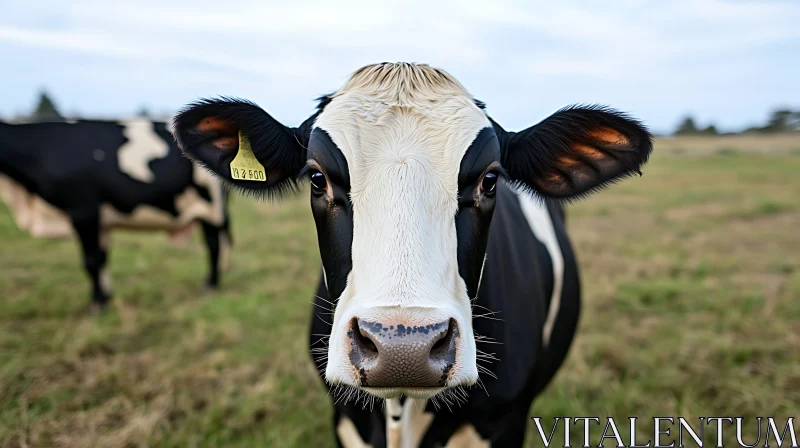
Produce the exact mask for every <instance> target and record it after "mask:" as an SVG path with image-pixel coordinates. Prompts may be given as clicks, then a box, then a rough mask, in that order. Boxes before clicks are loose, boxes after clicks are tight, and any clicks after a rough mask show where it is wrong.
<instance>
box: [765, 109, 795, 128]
mask: <svg viewBox="0 0 800 448" xmlns="http://www.w3.org/2000/svg"><path fill="white" fill-rule="evenodd" d="M795 117H796V113H795V112H792V111H791V110H788V109H778V110H776V111H773V112H772V114H770V116H769V121H768V122H767V125H766V126H764V128H763V129H764V131H766V132H786V131H791V130H793V129H792V124H793V123H792V121H793V118H795Z"/></svg>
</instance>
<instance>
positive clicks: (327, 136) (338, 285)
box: [175, 64, 651, 398]
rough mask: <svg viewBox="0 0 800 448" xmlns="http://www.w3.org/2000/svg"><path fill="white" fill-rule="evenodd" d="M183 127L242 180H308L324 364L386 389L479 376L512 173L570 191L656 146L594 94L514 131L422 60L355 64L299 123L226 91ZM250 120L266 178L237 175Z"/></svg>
mask: <svg viewBox="0 0 800 448" xmlns="http://www.w3.org/2000/svg"><path fill="white" fill-rule="evenodd" d="M175 127H176V135H177V138H178V141H179V143H180V144H181V147H182V148H183V149H184V151H185V152H186V153H187V154H189V155H190V156H191V157H193V158H195V159H196V160H198V161H200V162H201V163H203V164H205V165H206V166H207V167H209V168H210V169H211V170H212V171H214V172H216V173H217V174H220V175H221V176H222V177H224V178H226V179H227V180H228V181H229V182H231V183H233V184H235V185H237V186H239V187H241V188H245V189H248V190H256V191H263V192H267V193H274V192H276V191H283V190H285V189H286V187H289V186H292V185H293V182H295V181H296V180H297V179H298V178H301V177H302V178H305V179H308V180H309V182H310V184H311V188H310V189H311V208H312V211H313V215H314V219H315V221H316V226H317V234H318V240H319V246H320V254H321V258H322V264H323V274H324V277H325V282H326V285H327V288H328V291H329V293H330V296H331V298H332V299H333V300H334V301H335V307H336V308H335V314H334V320H333V327H332V329H331V336H330V340H329V344H328V364H327V367H326V371H325V376H326V379H327V381H328V382H329V383H331V384H338V385H346V386H352V387H357V388H360V389H363V390H366V391H368V392H370V393H372V394H373V395H376V396H379V397H392V396H396V395H398V394H406V395H410V396H414V397H418V398H427V397H430V396H433V395H435V394H436V393H438V392H440V391H442V390H443V389H446V388H452V387H457V386H462V385H471V384H474V383H475V382H476V381H477V379H478V369H477V365H476V349H475V338H474V335H473V332H472V314H471V304H470V299H471V298H474V297H475V296H476V294H477V291H478V286H479V283H480V279H481V273H482V270H483V262H484V259H485V253H486V242H487V237H488V232H489V225H490V222H491V218H492V213H493V211H494V206H495V189H496V186H497V183H498V180H499V179H500V178H501V177H508V178H509V180H510V181H512V182H516V183H518V184H520V186H522V187H527V188H528V189H530V190H532V191H533V192H535V193H538V194H539V195H540V196H542V197H545V198H555V199H562V198H572V197H576V196H580V195H583V194H586V193H588V192H590V191H593V190H594V189H596V188H598V187H602V186H603V185H605V184H607V183H608V182H609V181H612V180H613V179H615V178H618V177H620V176H626V175H628V174H630V173H633V172H637V171H638V168H639V166H640V165H641V164H642V163H644V161H645V160H646V159H647V156H648V155H649V152H650V149H651V145H650V136H649V134H648V133H647V131H646V130H644V128H642V127H641V126H640V125H639V124H638V123H637V122H635V121H633V120H630V119H628V118H627V117H625V116H624V115H622V114H619V113H617V112H613V111H610V110H608V109H604V108H598V107H589V108H571V109H564V110H562V111H559V112H557V113H556V114H554V115H553V116H551V117H550V118H548V119H547V120H545V121H543V122H542V123H540V124H538V125H536V126H533V127H531V128H528V129H526V130H525V131H522V132H520V133H508V132H506V131H504V130H503V129H502V128H501V127H500V126H498V125H497V124H496V123H494V122H493V121H491V120H490V119H489V118H488V116H487V115H486V114H485V112H484V111H483V110H482V108H481V107H479V106H478V105H476V102H475V101H474V100H473V99H472V97H471V96H470V95H469V94H468V93H467V92H466V90H464V88H463V87H461V85H460V84H459V83H458V82H456V81H455V80H454V79H453V78H452V77H450V76H449V75H448V74H447V73H445V72H443V71H441V70H437V69H433V68H430V67H428V66H423V65H414V64H379V65H373V66H368V67H365V68H363V69H361V70H359V71H357V72H356V73H355V74H354V75H353V76H352V77H351V78H350V80H349V81H348V82H347V84H346V85H345V86H344V87H343V88H342V89H340V90H339V91H338V92H336V93H335V94H333V95H331V96H329V97H325V98H324V99H323V101H322V104H321V107H320V110H319V111H318V112H317V113H316V114H315V115H314V116H313V117H311V118H310V119H309V120H307V121H306V122H305V123H303V125H301V126H300V127H299V128H295V129H290V128H286V127H284V126H283V125H281V124H280V123H278V122H277V121H275V120H274V119H273V118H272V117H270V116H269V115H268V114H267V113H266V112H264V111H263V110H261V109H260V108H258V107H257V106H255V105H253V104H251V103H247V102H242V101H236V100H227V99H222V100H212V101H203V102H200V103H196V104H193V105H191V106H189V107H188V108H187V109H185V110H184V111H183V112H182V113H181V114H180V115H179V116H178V117H177V118H176V120H175ZM242 136H245V137H246V138H247V139H249V141H250V142H251V146H252V150H253V153H254V154H255V156H256V158H257V159H258V160H259V162H260V163H261V164H262V165H263V166H264V168H265V174H266V181H263V182H257V181H249V180H234V179H233V178H232V177H231V169H230V162H231V160H232V159H233V158H234V156H236V155H237V152H238V151H239V148H240V145H239V144H240V142H241V141H242Z"/></svg>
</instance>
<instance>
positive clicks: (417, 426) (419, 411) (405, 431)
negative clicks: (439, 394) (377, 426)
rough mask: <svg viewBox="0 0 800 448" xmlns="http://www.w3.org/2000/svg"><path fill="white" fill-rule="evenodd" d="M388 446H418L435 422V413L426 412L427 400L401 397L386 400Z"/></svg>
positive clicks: (400, 447)
mask: <svg viewBox="0 0 800 448" xmlns="http://www.w3.org/2000/svg"><path fill="white" fill-rule="evenodd" d="M385 404H386V407H385V409H386V446H387V448H407V447H417V446H419V444H420V442H422V438H423V437H424V436H425V433H426V432H427V431H428V428H430V426H431V423H432V422H433V413H431V412H425V405H426V404H427V401H426V400H422V399H415V398H407V399H406V400H405V401H404V402H403V403H402V404H401V403H400V399H399V398H389V399H387V400H386V403H385Z"/></svg>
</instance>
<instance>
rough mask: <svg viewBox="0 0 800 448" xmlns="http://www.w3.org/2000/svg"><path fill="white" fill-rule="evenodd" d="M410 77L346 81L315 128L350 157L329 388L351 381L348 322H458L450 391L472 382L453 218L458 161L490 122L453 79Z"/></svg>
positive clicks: (471, 354)
mask: <svg viewBox="0 0 800 448" xmlns="http://www.w3.org/2000/svg"><path fill="white" fill-rule="evenodd" d="M413 76H417V75H416V74H409V75H408V76H407V77H406V78H402V77H399V78H397V79H396V85H395V84H391V83H389V84H386V85H385V86H384V87H385V89H383V90H381V89H379V88H376V86H374V85H369V83H368V82H363V83H362V82H356V81H354V80H353V79H351V81H350V82H349V83H348V85H347V86H345V88H344V89H342V90H340V91H339V92H337V93H336V94H335V95H334V96H333V99H332V101H331V102H330V103H329V104H328V105H327V106H326V107H325V109H324V110H323V112H322V113H321V114H320V116H319V118H318V119H317V121H316V124H315V126H316V127H317V128H320V129H323V130H325V131H327V132H328V134H329V135H330V137H331V139H332V140H333V142H334V143H335V144H336V145H337V146H338V148H339V149H340V150H341V151H342V153H343V155H344V157H345V159H346V160H347V164H348V167H349V170H350V173H349V174H350V187H351V190H350V198H351V201H352V207H353V208H352V210H353V246H352V260H353V268H352V271H351V272H350V275H349V276H348V283H347V287H346V288H345V289H344V292H343V293H342V295H341V297H339V298H338V303H337V307H336V313H335V315H334V323H333V328H332V331H331V345H330V353H329V362H328V366H327V369H326V378H327V379H328V381H330V382H334V383H345V384H351V385H356V383H355V377H354V373H353V372H352V368H351V366H350V365H349V360H348V359H347V356H346V353H347V349H348V346H347V338H346V324H347V323H348V322H349V321H350V319H351V318H352V317H353V316H357V317H358V318H360V319H366V320H371V321H379V322H385V323H388V322H405V323H406V324H407V325H408V324H409V323H411V324H415V325H425V324H427V323H434V322H441V321H444V320H447V319H449V318H451V317H452V318H455V319H456V321H457V322H458V325H459V328H460V331H461V335H460V337H459V345H458V348H457V358H456V363H455V365H454V368H453V370H452V371H451V372H452V376H451V379H450V381H449V382H448V386H455V385H458V384H472V383H474V381H475V380H477V376H478V374H477V366H476V364H475V341H474V337H473V335H472V321H471V308H470V302H469V298H468V297H467V291H466V285H465V284H464V281H463V279H462V278H461V277H460V275H459V272H458V261H457V237H456V228H455V219H454V217H455V215H456V213H457V211H458V172H459V168H460V164H461V159H462V157H463V156H464V154H465V152H466V151H467V149H468V148H469V146H470V144H471V143H472V141H473V140H474V139H475V137H476V136H477V134H478V132H479V131H480V130H481V129H483V128H485V127H488V126H491V123H490V122H489V120H488V119H487V117H486V115H485V114H484V113H483V111H482V110H480V109H479V108H478V107H477V106H476V105H475V104H474V103H473V100H472V98H471V96H470V95H469V94H468V93H467V92H466V91H465V90H464V89H463V88H462V87H461V86H460V85H458V84H457V83H455V84H454V82H455V81H453V82H449V81H447V80H442V79H440V80H438V81H437V82H430V83H426V82H425V80H423V79H416V78H413ZM414 82H416V83H417V84H418V85H417V86H416V88H415V89H413V91H411V90H409V89H406V87H407V85H408V83H414ZM404 86H406V87H404ZM334 299H335V298H334Z"/></svg>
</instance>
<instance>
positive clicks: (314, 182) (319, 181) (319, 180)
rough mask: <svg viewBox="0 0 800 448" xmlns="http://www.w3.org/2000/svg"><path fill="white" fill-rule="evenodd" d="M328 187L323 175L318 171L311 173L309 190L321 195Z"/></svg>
mask: <svg viewBox="0 0 800 448" xmlns="http://www.w3.org/2000/svg"><path fill="white" fill-rule="evenodd" d="M327 186H328V181H327V180H325V175H324V174H322V173H320V172H319V171H312V172H311V188H312V189H313V190H314V191H315V192H317V193H322V192H324V191H325V188H327Z"/></svg>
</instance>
